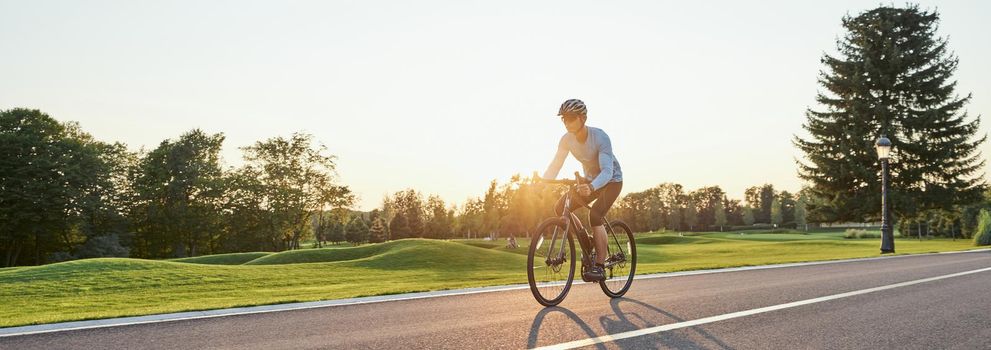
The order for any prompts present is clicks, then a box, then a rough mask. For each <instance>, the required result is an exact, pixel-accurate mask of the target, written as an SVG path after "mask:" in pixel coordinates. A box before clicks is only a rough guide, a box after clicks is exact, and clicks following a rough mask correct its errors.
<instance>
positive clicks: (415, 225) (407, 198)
mask: <svg viewBox="0 0 991 350" xmlns="http://www.w3.org/2000/svg"><path fill="white" fill-rule="evenodd" d="M392 206H393V207H394V210H395V212H396V214H395V216H396V217H399V216H403V219H404V220H405V221H406V223H405V226H404V227H402V228H401V229H403V230H402V231H401V232H398V233H395V234H393V239H400V238H411V237H423V233H424V228H425V221H426V220H425V219H426V218H425V217H424V216H425V215H424V210H423V206H424V204H423V196H422V195H421V194H420V193H419V192H417V191H416V190H413V189H406V190H404V191H399V192H396V194H395V196H394V197H393V200H392ZM389 227H390V229H392V224H391V222H390V225H389ZM397 237H398V238H397Z"/></svg>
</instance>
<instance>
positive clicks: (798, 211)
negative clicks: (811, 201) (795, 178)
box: [795, 194, 809, 231]
mask: <svg viewBox="0 0 991 350" xmlns="http://www.w3.org/2000/svg"><path fill="white" fill-rule="evenodd" d="M806 202H808V198H807V197H806V196H805V195H804V194H803V195H801V196H800V197H798V202H797V203H796V204H795V225H797V226H798V227H799V228H802V229H803V230H806V231H808V230H809V223H808V220H807V218H806V211H805V205H806Z"/></svg>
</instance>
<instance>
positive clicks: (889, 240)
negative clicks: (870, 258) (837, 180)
mask: <svg viewBox="0 0 991 350" xmlns="http://www.w3.org/2000/svg"><path fill="white" fill-rule="evenodd" d="M875 146H876V147H877V158H878V159H880V160H881V254H886V253H894V252H895V237H894V234H892V229H891V213H890V210H889V208H888V207H889V206H890V204H889V203H890V201H889V200H888V155H889V154H890V153H891V140H888V138H887V137H884V135H881V138H879V139H877V144H875Z"/></svg>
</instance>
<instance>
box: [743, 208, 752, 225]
mask: <svg viewBox="0 0 991 350" xmlns="http://www.w3.org/2000/svg"><path fill="white" fill-rule="evenodd" d="M743 224H744V225H747V226H753V224H754V208H751V207H743Z"/></svg>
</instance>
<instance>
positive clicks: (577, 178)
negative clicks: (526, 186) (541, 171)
mask: <svg viewBox="0 0 991 350" xmlns="http://www.w3.org/2000/svg"><path fill="white" fill-rule="evenodd" d="M533 178H534V179H536V180H537V182H544V183H549V184H559V185H578V184H583V183H587V182H588V180H585V178H582V176H581V174H579V173H578V172H577V171H576V172H575V179H574V180H570V179H567V180H565V179H562V180H557V179H544V178H541V177H540V176H539V175H537V172H536V171H534V172H533Z"/></svg>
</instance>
